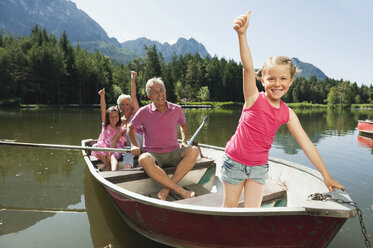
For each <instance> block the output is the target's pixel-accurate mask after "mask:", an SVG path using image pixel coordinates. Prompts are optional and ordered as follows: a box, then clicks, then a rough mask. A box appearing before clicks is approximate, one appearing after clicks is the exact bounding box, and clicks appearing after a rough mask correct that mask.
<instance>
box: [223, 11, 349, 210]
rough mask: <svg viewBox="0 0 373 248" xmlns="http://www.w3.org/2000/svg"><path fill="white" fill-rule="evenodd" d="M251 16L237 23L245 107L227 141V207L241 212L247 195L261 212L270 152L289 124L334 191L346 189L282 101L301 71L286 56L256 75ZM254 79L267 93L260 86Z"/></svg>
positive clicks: (247, 203) (249, 203) (271, 60)
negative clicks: (250, 37) (240, 205)
mask: <svg viewBox="0 0 373 248" xmlns="http://www.w3.org/2000/svg"><path fill="white" fill-rule="evenodd" d="M250 14H251V11H248V12H247V14H246V15H241V16H239V17H237V18H236V20H235V22H234V24H233V28H234V29H235V30H236V32H237V34H238V40H239V49H240V57H241V61H242V66H243V94H244V98H245V103H244V106H243V110H242V113H241V117H240V120H239V124H238V127H237V130H236V132H235V134H234V135H233V136H232V137H231V139H230V140H229V141H228V142H227V145H226V147H225V155H224V160H223V165H222V170H221V178H222V180H223V183H224V202H223V206H224V207H236V206H237V204H238V201H239V198H240V195H241V192H242V190H244V206H245V207H260V205H261V202H262V198H263V192H264V185H265V181H266V179H267V178H268V152H269V149H270V148H271V145H272V143H273V138H274V136H275V134H276V131H277V130H278V128H279V127H280V126H281V125H283V124H286V125H287V127H288V128H289V130H290V132H291V134H292V135H293V136H294V138H295V139H296V140H297V142H298V143H299V145H300V147H301V148H302V149H303V151H304V152H305V154H306V155H307V157H308V158H309V160H310V161H311V162H312V164H313V165H314V166H315V167H316V168H317V169H318V170H319V171H320V173H321V175H322V176H323V178H324V183H325V185H326V187H327V188H328V190H329V191H333V188H340V189H342V190H344V186H343V185H341V184H339V183H338V182H337V181H335V180H334V179H333V178H332V177H331V176H330V175H329V173H328V171H327V169H326V168H325V165H324V163H323V161H322V159H321V157H320V155H319V153H318V151H317V149H316V147H315V146H314V145H313V144H312V142H311V140H310V139H309V138H308V136H307V134H306V133H305V131H304V130H303V128H302V126H301V124H300V122H299V120H298V117H297V115H296V114H295V113H294V111H293V110H292V109H290V108H288V106H287V105H286V104H285V103H284V102H283V101H282V100H281V97H282V96H284V95H285V94H286V92H287V91H288V89H289V87H290V86H291V84H292V83H293V80H294V76H295V74H296V73H297V69H296V67H295V66H294V64H293V63H292V62H291V60H290V59H289V58H287V57H283V56H279V57H271V58H269V59H268V60H267V61H266V62H265V63H264V65H263V67H262V69H260V70H259V71H258V72H257V75H255V70H254V65H253V61H252V57H251V52H250V49H249V46H248V44H247V37H246V30H247V28H248V26H249V17H250ZM255 76H257V77H258V78H259V79H260V81H261V82H262V84H263V86H264V89H265V93H264V92H259V91H258V88H257V87H256V80H255Z"/></svg>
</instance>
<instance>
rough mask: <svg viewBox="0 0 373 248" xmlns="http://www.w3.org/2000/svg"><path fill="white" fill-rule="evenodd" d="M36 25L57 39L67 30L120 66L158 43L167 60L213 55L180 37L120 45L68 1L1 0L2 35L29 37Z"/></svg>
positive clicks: (83, 45) (72, 37) (71, 36)
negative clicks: (186, 55) (163, 41)
mask: <svg viewBox="0 0 373 248" xmlns="http://www.w3.org/2000/svg"><path fill="white" fill-rule="evenodd" d="M35 24H37V25H38V26H39V27H40V28H45V29H46V30H47V32H48V33H52V34H54V35H55V36H56V37H57V38H59V37H60V35H61V34H62V33H63V31H66V33H67V35H68V38H69V40H70V41H71V42H72V43H73V44H74V45H76V44H77V43H79V45H80V47H81V48H84V49H87V50H88V51H90V52H94V51H96V50H98V51H100V53H102V54H104V55H107V56H109V57H110V58H111V59H112V60H113V61H115V62H117V63H124V64H126V63H128V62H129V61H131V60H132V59H133V58H134V57H142V56H144V55H145V52H144V45H147V46H150V45H153V44H156V46H157V49H158V51H159V52H161V53H162V54H163V57H164V58H165V61H166V62H168V61H170V60H171V58H172V56H173V54H176V55H180V54H182V55H185V54H186V53H192V54H195V53H199V54H200V55H201V57H206V56H210V55H209V54H208V52H207V50H206V48H205V47H204V46H203V45H202V44H201V43H198V42H197V41H196V40H195V39H193V38H191V39H189V40H186V39H184V38H180V39H179V40H178V41H177V42H176V43H175V44H173V45H170V44H169V43H167V42H166V43H163V44H161V43H160V42H158V41H151V40H149V39H147V38H140V39H137V40H134V41H127V42H124V43H123V44H120V43H119V42H118V41H117V40H116V39H115V38H110V37H109V36H108V35H107V33H106V32H105V30H104V29H103V28H102V27H101V26H100V25H99V24H97V22H95V21H94V20H93V19H92V18H90V17H89V16H88V15H87V14H86V13H85V12H84V11H82V10H80V9H78V8H77V6H76V4H75V3H73V2H71V1H69V0H1V1H0V32H2V33H5V34H9V35H16V36H28V35H30V31H31V28H32V27H33V26H34V25H35Z"/></svg>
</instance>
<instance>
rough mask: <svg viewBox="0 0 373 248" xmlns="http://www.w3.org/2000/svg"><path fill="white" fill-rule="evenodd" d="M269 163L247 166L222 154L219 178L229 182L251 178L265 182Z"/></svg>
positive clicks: (234, 183) (235, 182) (236, 182)
mask: <svg viewBox="0 0 373 248" xmlns="http://www.w3.org/2000/svg"><path fill="white" fill-rule="evenodd" d="M268 170H269V165H268V164H265V165H258V166H247V165H244V164H240V163H238V162H236V161H234V160H233V159H231V158H230V157H228V156H227V155H226V154H224V158H223V164H222V167H221V179H222V180H223V182H226V183H229V184H233V185H236V184H239V183H240V182H242V181H243V180H246V179H252V180H255V181H256V182H258V183H260V184H265V183H266V180H267V179H268Z"/></svg>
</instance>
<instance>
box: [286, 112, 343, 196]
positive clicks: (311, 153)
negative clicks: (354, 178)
mask: <svg viewBox="0 0 373 248" xmlns="http://www.w3.org/2000/svg"><path fill="white" fill-rule="evenodd" d="M289 111H290V113H289V114H290V118H289V121H288V122H287V123H286V125H287V127H288V128H289V131H290V132H291V134H292V135H293V136H294V138H295V140H296V141H297V142H298V144H299V145H300V147H301V148H302V149H303V151H304V153H305V154H306V156H307V157H308V159H309V160H310V161H311V163H312V164H313V165H314V166H315V167H316V168H317V169H318V171H319V172H320V173H321V175H322V176H323V178H324V183H325V185H326V187H327V188H328V190H329V191H330V192H332V191H333V188H338V189H342V190H344V189H345V187H344V186H343V185H342V184H340V183H339V182H337V181H336V180H334V179H333V178H332V177H331V176H330V175H329V172H328V170H327V169H326V167H325V165H324V162H323V161H322V159H321V157H320V154H319V152H318V151H317V149H316V147H315V146H314V145H313V144H312V142H311V140H310V138H309V137H308V136H307V134H306V132H305V131H304V129H303V127H302V125H301V124H300V122H299V119H298V117H297V115H296V114H295V113H294V111H293V110H292V109H289Z"/></svg>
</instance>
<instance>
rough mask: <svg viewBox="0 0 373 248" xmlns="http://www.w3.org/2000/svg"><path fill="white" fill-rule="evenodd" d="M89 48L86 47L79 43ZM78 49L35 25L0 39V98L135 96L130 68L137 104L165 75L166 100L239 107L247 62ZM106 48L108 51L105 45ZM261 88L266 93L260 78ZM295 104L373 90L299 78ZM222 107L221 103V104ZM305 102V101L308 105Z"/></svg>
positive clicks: (336, 101)
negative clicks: (104, 93) (150, 82)
mask: <svg viewBox="0 0 373 248" xmlns="http://www.w3.org/2000/svg"><path fill="white" fill-rule="evenodd" d="M83 45H84V46H85V47H89V45H90V44H89V43H86V44H82V46H83ZM82 46H80V45H79V44H78V45H77V46H76V47H74V46H73V45H72V44H71V43H70V41H69V39H68V37H67V35H66V32H65V33H63V34H62V35H61V37H60V38H59V39H56V37H54V36H53V35H49V34H48V33H47V32H46V30H45V29H40V28H39V27H38V26H37V25H36V26H34V27H33V28H32V29H31V32H30V36H28V37H19V38H15V37H12V36H8V35H0V87H1V89H2V90H1V91H0V99H15V98H18V99H21V100H22V103H23V104H38V105H42V104H58V105H61V104H95V103H96V104H97V103H99V97H98V95H97V92H98V91H99V90H100V89H101V88H106V89H107V92H108V96H107V100H108V102H112V103H115V101H116V97H117V96H118V95H119V94H121V93H124V94H130V93H131V79H130V71H131V70H134V71H136V72H137V77H136V88H137V96H138V99H139V101H140V103H142V104H145V103H147V102H148V101H149V99H148V98H147V94H146V92H145V85H146V82H147V81H148V79H150V78H152V77H162V79H163V81H164V83H165V86H166V90H167V99H168V100H169V101H172V102H179V103H182V104H184V103H185V102H195V101H197V102H200V103H202V102H206V101H211V102H210V103H212V104H214V105H215V106H219V107H232V106H240V107H242V103H243V101H244V99H243V94H242V65H241V64H240V63H238V64H237V63H236V62H235V61H233V60H229V61H227V60H226V59H225V58H221V59H219V58H217V57H216V56H215V57H213V58H209V57H206V58H201V56H200V55H199V54H194V55H192V54H186V55H184V56H182V55H179V56H177V55H174V56H173V58H172V60H171V61H170V62H169V63H167V64H166V63H165V62H164V59H163V55H162V54H161V53H159V52H158V51H157V48H156V46H155V45H152V46H150V47H146V48H145V50H146V54H145V57H144V58H133V57H131V56H132V54H130V53H125V52H123V51H117V52H118V56H122V57H123V58H124V57H126V58H128V61H129V62H128V63H127V64H119V63H118V61H114V62H112V61H111V60H110V59H109V57H106V56H103V55H102V54H101V53H100V52H99V51H98V50H95V51H91V52H88V51H87V50H85V49H82ZM100 49H101V51H105V49H111V48H110V47H107V46H105V45H102V47H100ZM257 87H258V89H259V90H260V91H263V90H264V89H263V86H262V85H261V83H260V81H257ZM283 100H284V101H285V102H287V103H297V104H296V105H293V106H294V107H299V108H307V107H308V106H309V105H313V106H314V104H320V105H325V103H328V104H329V105H330V106H336V105H338V106H350V105H351V104H364V103H370V104H373V86H372V85H371V86H365V85H362V86H361V87H358V86H357V85H356V83H350V82H349V81H343V80H334V79H330V78H325V79H323V80H318V79H317V78H316V76H313V77H310V78H309V79H306V78H302V77H297V78H296V79H295V81H294V82H293V84H292V86H291V87H290V89H289V91H288V93H287V94H286V95H285V96H284V97H283ZM219 102H224V103H223V104H219ZM306 103H307V104H306Z"/></svg>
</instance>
